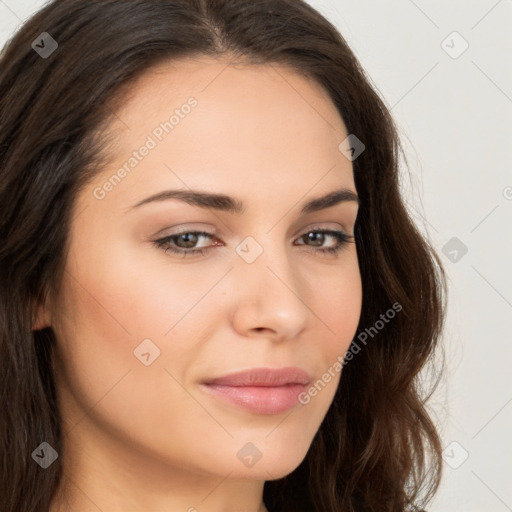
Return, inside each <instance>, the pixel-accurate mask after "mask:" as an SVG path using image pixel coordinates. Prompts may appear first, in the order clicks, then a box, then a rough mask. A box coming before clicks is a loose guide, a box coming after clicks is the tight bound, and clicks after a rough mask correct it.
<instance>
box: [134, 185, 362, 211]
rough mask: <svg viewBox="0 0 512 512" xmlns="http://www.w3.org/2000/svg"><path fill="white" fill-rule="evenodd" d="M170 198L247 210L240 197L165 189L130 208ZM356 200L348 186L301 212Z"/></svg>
mask: <svg viewBox="0 0 512 512" xmlns="http://www.w3.org/2000/svg"><path fill="white" fill-rule="evenodd" d="M169 199H178V200H179V201H183V202H185V203H187V204H190V205H192V206H199V207H200V208H211V209H213V210H219V211H223V212H228V213H235V214H238V215H240V214H242V213H243V212H244V211H245V207H244V204H243V203H242V201H240V200H239V199H236V198H234V197H231V196H227V195H225V194H214V193H209V192H200V191H197V190H164V191H163V192H159V193H158V194H154V195H152V196H150V197H147V198H146V199H143V200H142V201H140V202H138V203H136V204H135V205H133V206H132V207H130V208H129V211H131V210H133V209H135V208H139V207H140V206H142V205H145V204H148V203H153V202H160V201H167V200H169ZM347 201H355V202H356V203H358V204H359V203H360V200H359V196H358V195H357V194H356V193H355V192H354V191H352V190H350V189H348V188H342V189H339V190H334V191H332V192H329V193H328V194H327V195H324V196H321V197H316V198H314V199H310V200H309V201H308V202H306V203H305V204H304V205H303V206H302V208H301V211H300V213H301V214H302V215H304V214H307V213H312V212H317V211H319V210H324V209H326V208H330V207H331V206H335V205H337V204H339V203H343V202H347Z"/></svg>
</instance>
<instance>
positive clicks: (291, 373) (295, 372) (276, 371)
mask: <svg viewBox="0 0 512 512" xmlns="http://www.w3.org/2000/svg"><path fill="white" fill-rule="evenodd" d="M310 382H311V377H310V375H309V374H308V373H307V372H306V371H304V370H301V369H300V368H296V367H294V366H288V367H285V368H253V369H251V370H245V371H240V372H236V373H230V374H228V375H224V376H222V377H216V378H213V379H209V380H207V381H205V382H204V383H205V384H217V385H220V386H237V387H242V386H266V387H278V386H287V385H292V384H300V385H306V384H309V383H310Z"/></svg>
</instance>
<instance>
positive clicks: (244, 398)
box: [201, 366, 312, 414]
mask: <svg viewBox="0 0 512 512" xmlns="http://www.w3.org/2000/svg"><path fill="white" fill-rule="evenodd" d="M311 380H312V379H311V376H310V375H309V374H308V373H307V372H305V371H304V370H301V369H300V368H296V367H293V366H290V367H285V368H253V369H251V370H247V371H241V372H236V373H231V374H228V375H224V376H222V377H216V378H213V379H209V380H206V381H204V382H202V383H201V385H202V387H203V390H204V391H205V392H207V393H209V394H210V395H213V396H215V397H216V398H219V399H221V400H223V401H227V402H229V403H231V404H232V405H235V406H238V407H242V408H244V409H247V410H249V411H251V412H254V413H257V414H279V413H281V412H284V411H286V410H288V409H291V408H293V407H295V406H296V405H298V404H299V400H298V395H299V394H300V393H302V392H303V391H305V390H306V387H307V385H308V384H309V383H310V382H311Z"/></svg>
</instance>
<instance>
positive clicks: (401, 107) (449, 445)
mask: <svg viewBox="0 0 512 512" xmlns="http://www.w3.org/2000/svg"><path fill="white" fill-rule="evenodd" d="M308 1H309V3H310V4H311V5H312V6H313V7H315V8H316V9H318V10H319V11H320V12H321V13H323V14H324V15H325V16H326V17H327V18H328V19H330V20H331V21H332V22H333V23H334V24H335V25H336V26H337V27H338V29H339V30H340V32H341V33H342V35H343V36H344V37H345V39H346V40H347V41H348V43H349V44H350V46H351V47H352V49H353V50H354V52H355V53H356V55H357V57H358V58H359V60H360V61H361V63H362V65H363V67H364V68H365V69H366V70H367V72H368V75H369V76H370V77H371V79H372V81H373V83H374V84H375V86H376V88H377V89H378V91H379V92H380V94H381V96H382V97H383V98H384V100H385V102H386V103H387V105H388V106H389V107H390V108H391V111H392V113H393V115H394V117H395V119H396V121H397V123H398V126H399V128H400V130H401V133H402V138H403V141H404V144H405V148H406V151H407V158H408V160H409V165H410V171H411V179H409V177H408V175H407V174H404V178H403V192H404V195H405V197H406V198H407V202H408V204H409V206H410V211H411V214H412V215H413V217H414V218H415V219H416V220H417V222H418V224H419V226H420V228H421V229H422V231H423V232H424V233H425V235H426V236H428V237H429V238H430V240H431V241H432V242H433V244H434V246H435V247H436V248H437V250H438V252H439V254H440V255H441V257H442V260H443V263H444V265H445V268H446V270H447V273H448V277H449V286H450V290H449V305H448V311H447V326H446V329H445V335H444V345H445V347H446V356H447V374H446V377H445V379H444V381H443V383H442V386H441V387H440V388H439V390H438V392H437V393H436V395H435V396H434V399H433V400H432V405H431V408H432V411H433V413H434V417H435V418H436V422H437V424H438V426H439V428H440V431H441V433H442V437H443V448H444V449H445V451H444V460H445V474H444V479H443V483H442V486H441V489H440V492H439V493H438V496H437V498H436V499H435V501H434V502H433V504H432V505H431V507H429V510H430V511H431V512H453V511H455V510H456V511H465V512H484V511H485V512H506V511H507V510H509V511H512V435H511V426H512V385H511V378H510V375H511V371H510V369H511V366H512V357H511V355H512V336H511V334H510V333H511V330H512V271H511V269H510V266H511V263H512V236H511V235H512V229H511V228H512V222H511V221H512V171H511V162H512V159H511V145H512V123H511V121H512V67H511V66H510V56H511V55H512V36H511V27H512V24H511V21H512V1H511V0H499V1H496V0H470V1H468V0H452V1H449V2H446V1H444V2H443V1H441V0H431V1H426V0H415V1H413V0H389V1H385V2H384V1H381V2H377V1H369V0H359V1H356V0H308ZM43 4H44V2H43V1H35V0H0V44H1V45H3V44H4V43H5V42H6V41H7V40H8V38H9V37H11V35H12V34H13V32H14V31H15V30H16V28H17V27H18V26H19V25H20V24H21V23H23V21H24V20H26V19H27V17H28V16H29V15H30V14H32V13H33V12H35V11H36V10H38V9H39V8H40V7H41V6H42V5H43ZM41 31H44V27H41ZM466 47H467V48H466ZM507 55H508V57H507ZM507 62H508V63H509V64H507ZM466 250H467V252H465V251H466Z"/></svg>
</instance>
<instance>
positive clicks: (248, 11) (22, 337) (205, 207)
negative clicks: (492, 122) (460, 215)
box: [0, 0, 442, 512]
mask: <svg viewBox="0 0 512 512" xmlns="http://www.w3.org/2000/svg"><path fill="white" fill-rule="evenodd" d="M43 26H44V31H43V30H42V29H41V30H40V27H43ZM34 32H37V34H45V35H44V36H43V35H41V37H39V36H38V37H36V36H37V34H36V36H34V37H32V36H33V33H34ZM30 37H32V41H36V42H37V41H39V40H41V41H42V43H41V44H43V46H44V44H45V41H52V46H51V49H52V51H51V52H50V51H49V50H48V51H46V53H45V55H44V56H42V55H41V51H42V50H41V48H40V46H41V44H39V43H38V44H39V46H37V45H33V46H31V45H28V47H27V45H26V44H25V42H26V40H27V39H29V38H30ZM50 37H51V39H49V38H50ZM34 38H35V39H34ZM78 43H80V44H78ZM34 46H35V48H39V51H36V50H35V48H34ZM45 48H50V47H46V46H45ZM29 50H30V52H32V53H28V51H29ZM1 58H2V61H3V62H4V63H5V65H4V66H3V68H2V69H3V71H2V72H0V105H1V106H2V114H3V117H4V119H5V120H6V122H5V125H6V130H4V131H3V133H2V135H0V149H1V148H6V147H7V146H8V145H9V147H10V148H11V149H10V151H9V152H7V151H5V152H4V153H3V155H0V156H4V158H3V159H1V158H0V161H2V162H3V163H2V165H1V166H0V181H1V182H2V183H5V186H4V189H0V204H1V205H2V206H1V211H2V215H1V216H0V217H2V218H3V219H4V220H3V221H2V223H1V224H0V236H1V237H2V239H4V240H5V241H6V243H5V245H4V247H3V249H2V250H1V252H0V282H1V283H2V287H0V293H1V294H2V295H1V296H0V313H1V315H2V317H1V318H11V320H10V321H9V322H4V324H3V327H2V328H3V329H4V330H3V331H2V335H1V337H0V351H1V352H0V356H2V357H0V359H2V360H3V361H4V363H3V364H4V366H5V369H6V371H5V373H4V375H5V376H4V377H2V379H3V380H2V385H3V387H4V390H5V393H4V394H5V396H7V395H8V394H9V395H10V396H12V397H13V398H12V400H11V401H10V402H9V404H10V406H11V407H12V409H11V412H10V414H9V415H8V416H7V417H6V419H5V420H4V431H5V432H6V435H5V437H4V438H3V441H2V442H3V445H4V446H5V451H4V453H5V455H4V457H5V460H7V461H11V463H12V465H13V468H14V469H13V471H12V472H6V471H4V473H2V475H0V476H1V478H0V480H2V481H3V482H4V484H2V485H3V487H2V488H0V497H1V498H2V499H3V498H4V497H5V500H4V501H5V503H6V504H7V505H6V510H7V511H8V512H13V511H14V510H16V511H20V510H21V511H23V512H24V511H27V512H28V511H29V510H35V509H37V510H42V511H44V512H62V511H67V510H73V511H74V512H89V511H93V510H103V511H112V512H121V511H123V512H125V511H128V510H129V511H131V512H139V511H151V512H157V511H158V512H160V511H164V510H165V511H188V512H221V511H222V512H235V511H237V512H239V511H240V510H243V511H244V512H292V511H293V512H320V511H322V512H323V511H329V512H344V511H345V510H370V509H373V510H376V509H377V508H376V507H378V506H380V504H381V503H382V497H383V496H393V498H392V499H391V498H390V500H389V508H388V509H383V510H389V511H391V510H393V511H394V510H403V511H405V510H408V509H407V508H406V507H409V506H413V505H414V506H416V505H418V506H422V504H424V503H426V502H427V501H428V499H430V497H431V495H432V494H433V492H434V491H435V489H436V485H438V483H439V480H438V479H437V480H436V478H438V475H439V472H440V467H439V464H440V462H439V461H440V445H439V438H438V435H437V431H436V428H435V426H434V424H433V423H432V422H431V420H430V418H429V416H428V414H427V412H426V409H425V404H424V401H423V397H422V395H421V393H420V392H419V390H418V388H417V383H416V376H417V374H418V372H419V371H420V370H421V368H422V367H423V366H424V365H425V363H426V362H427V361H428V359H429V357H430V355H431V353H432V352H433V350H434V349H435V346H436V342H437V339H438V334H439V329H440V326H441V321H442V307H441V294H440V290H441V278H442V269H441V268H437V267H436V266H435V265H434V262H435V261H437V260H436V255H435V253H434V252H433V251H432V250H431V248H430V247H429V246H428V244H427V242H426V241H425V239H424V238H423V237H422V236H421V235H420V233H419V232H418V231H417V229H416V227H415V226H414V224H412V222H411V220H410V217H409V216H408V214H407V211H406V209H405V206H404V203H403V201H402V199H401V196H400V192H399V184H398V171H397V169H398V164H397V156H396V152H397V150H398V149H399V139H398V134H397V132H396V129H395V127H394V124H393V121H392V119H391V117H390V115H389V113H388V112H387V110H386V107H385V105H384V104H383V102H382V101H381V100H380V98H379V97H378V95H377V94H376V93H375V91H374V90H373V89H372V87H371V85H370V84H369V82H368V81H367V79H366V78H365V76H364V73H363V72H362V69H361V68H360V66H359V64H358V62H357V60H356V58H355V56H354V55H353V54H352V52H351V50H350V49H349V48H348V45H347V44H346V43H345V41H344V40H343V38H342V37H341V35H340V34H339V33H338V32H337V31H336V29H335V28H334V27H333V26H332V25H330V24H329V22H327V20H325V18H323V17H322V16H321V15H320V14H319V13H317V12H316V11H315V10H314V9H313V8H312V7H310V6H309V5H308V4H306V3H305V2H303V1H298V0H293V1H291V0H265V1H264V2H259V3H257V4H256V3H252V2H249V1H246V0H222V1H221V2H219V1H215V2H214V1H210V0H197V1H196V0H159V1H158V2H141V1H138V0H109V1H108V2H100V1H97V0H93V1H89V2H85V0H67V1H63V0H54V1H53V2H51V3H50V4H48V6H47V7H45V8H44V9H42V10H41V11H40V12H39V13H37V14H36V15H34V17H33V19H32V20H31V21H29V22H27V24H26V25H25V26H24V28H22V29H20V31H19V32H18V34H17V36H16V37H15V38H14V39H13V40H12V41H11V42H10V44H9V45H8V46H7V47H6V51H5V52H4V53H3V55H2V57H1ZM29 63H30V65H29ZM29 70H30V76H31V79H32V80H33V82H34V84H35V85H34V86H33V87H34V89H33V90H32V93H30V91H29V92H27V93H26V95H23V94H21V92H22V91H21V90H20V87H21V83H23V81H24V79H25V77H26V76H28V75H25V73H29ZM12 77H16V80H14V81H13V80H12ZM31 83H32V82H31ZM37 84H39V86H38V85H37ZM43 84H44V87H43V86H42V85H43ZM1 91H4V92H1ZM15 95H16V97H17V98H19V99H18V100H17V101H10V99H11V97H14V96H15ZM8 100H9V101H8ZM27 112H28V114H27ZM2 151H3V149H2ZM8 191H9V192H8ZM34 197H37V201H35V200H34ZM7 269H8V270H7ZM436 279H439V281H437V280H436ZM7 297H10V299H9V300H7ZM19 382H22V384H21V385H19V384H17V383H19ZM6 404H7V402H6V401H5V400H4V402H2V405H6ZM419 423H421V425H423V426H422V428H421V429H418V427H417V425H418V424H419ZM19 432H26V434H25V435H24V436H21V435H20V434H19ZM0 440H1V439H0ZM13 440H14V441H13ZM425 453H428V454H431V455H432V457H433V461H432V462H431V465H430V466H427V465H426V462H425V459H424V454H425ZM413 468H414V469H413ZM413 471H416V473H415V474H416V478H417V486H416V487H415V486H414V485H413V486H412V487H410V486H408V482H410V478H411V475H412V474H413ZM16 475H20V476H19V478H18V477H17V476H16ZM20 482H24V485H23V489H24V491H23V492H21V489H22V487H21V486H20V485H19V484H20ZM420 484H422V485H423V484H424V487H425V488H426V489H427V494H426V497H421V495H420V490H421V489H420V487H421V485H420ZM429 485H430V487H429ZM429 492H430V494H429ZM422 500H423V501H422ZM34 507H35V509H34ZM416 510H421V509H420V508H417V509H416Z"/></svg>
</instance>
